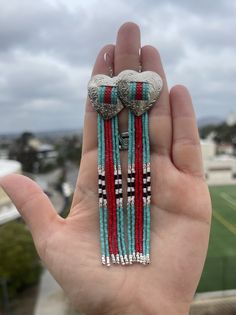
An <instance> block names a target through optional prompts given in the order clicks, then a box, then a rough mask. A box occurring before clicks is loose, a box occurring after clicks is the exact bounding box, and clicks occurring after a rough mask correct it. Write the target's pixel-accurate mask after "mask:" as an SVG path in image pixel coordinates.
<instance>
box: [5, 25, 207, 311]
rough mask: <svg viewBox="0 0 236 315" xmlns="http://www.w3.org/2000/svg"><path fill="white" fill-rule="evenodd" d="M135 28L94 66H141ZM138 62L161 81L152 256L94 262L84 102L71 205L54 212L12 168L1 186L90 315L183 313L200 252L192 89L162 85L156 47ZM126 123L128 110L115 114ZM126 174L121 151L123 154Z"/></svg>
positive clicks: (93, 171)
mask: <svg viewBox="0 0 236 315" xmlns="http://www.w3.org/2000/svg"><path fill="white" fill-rule="evenodd" d="M139 51H140V32H139V28H138V27H137V26H136V25H135V24H133V23H126V24H124V25H123V26H122V27H121V28H120V30H119V32H118V36H117V42H116V45H115V46H114V45H107V46H106V47H104V48H103V49H102V50H101V52H100V53H99V55H98V57H97V60H96V63H95V66H94V70H93V74H97V73H104V74H108V71H109V70H108V67H107V65H106V64H105V63H104V59H103V56H104V53H108V54H109V57H110V59H111V65H112V64H113V65H114V73H115V74H118V73H119V72H120V71H122V70H124V69H133V70H138V68H139V63H140V54H139ZM141 64H142V70H143V71H145V70H151V71H155V72H157V73H159V74H160V75H161V77H162V78H163V81H164V88H163V91H162V94H161V97H160V99H159V101H158V103H157V104H156V105H155V106H154V107H153V109H152V110H151V112H150V142H151V173H152V207H151V222H152V223H151V264H150V265H148V266H143V265H139V264H134V265H132V266H124V267H121V266H116V265H115V266H111V267H110V268H107V267H104V266H103V265H102V264H101V261H100V242H99V213H98V195H97V136H96V134H97V131H96V125H97V124H96V119H97V114H96V113H95V112H94V111H93V109H92V106H91V104H90V102H89V101H87V105H86V115H85V125H84V139H83V156H82V160H81V166H80V172H79V178H78V181H77V186H76V190H75V194H74V199H73V205H72V208H71V211H70V214H69V216H68V217H67V218H66V219H62V218H60V217H59V216H58V215H57V214H56V212H55V210H54V209H53V207H52V205H51V203H50V201H49V200H48V198H47V197H46V196H45V194H43V192H42V191H41V190H40V188H39V187H38V186H37V185H36V184H35V183H34V182H32V181H31V180H29V179H28V178H26V177H24V176H21V175H10V176H7V177H5V178H3V179H2V180H1V182H0V183H1V185H2V187H3V188H4V189H5V191H6V192H7V193H8V195H9V196H10V197H11V199H12V200H13V202H14V203H15V204H16V206H17V208H18V209H19V211H20V212H21V214H22V216H23V217H24V219H25V221H26V222H27V224H28V225H29V227H30V230H31V232H32V235H33V238H34V242H35V246H36V248H37V250H38V253H39V255H40V257H41V259H42V261H43V262H44V263H45V265H46V266H47V268H48V269H49V270H50V272H51V273H52V274H53V276H54V277H55V279H56V280H57V281H58V282H59V284H60V285H61V286H62V288H63V289H64V290H65V292H66V293H67V295H68V296H69V298H70V300H71V301H72V302H73V303H74V304H75V305H76V307H77V308H78V309H80V310H83V311H84V312H86V314H165V315H168V314H171V315H173V314H187V313H188V309H189V306H190V303H191V301H192V298H193V295H194V293H195V290H196V287H197V284H198V281H199V279H200V275H201V272H202V268H203V264H204V260H205V257H206V252H207V246H208V237H209V230H210V219H211V203H210V198H209V193H208V188H207V185H206V183H205V181H204V172H203V167H202V160H201V150H200V145H199V137H198V131H197V126H196V122H195V118H194V111H193V107H192V103H191V98H190V96H189V93H188V91H187V90H186V88H184V87H183V86H176V87H174V88H172V90H171V91H170V93H169V92H168V88H167V84H166V79H165V74H164V70H163V68H162V65H161V60H160V57H159V54H158V52H157V51H156V50H155V48H153V47H151V46H144V47H143V48H142V49H141ZM119 125H120V126H119V127H120V130H121V131H124V130H127V113H125V112H124V111H123V112H122V113H121V114H120V116H119ZM121 158H122V167H123V170H124V176H125V173H126V171H125V170H126V167H127V165H126V162H125V160H126V153H124V152H122V156H121Z"/></svg>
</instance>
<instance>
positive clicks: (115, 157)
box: [112, 117, 122, 264]
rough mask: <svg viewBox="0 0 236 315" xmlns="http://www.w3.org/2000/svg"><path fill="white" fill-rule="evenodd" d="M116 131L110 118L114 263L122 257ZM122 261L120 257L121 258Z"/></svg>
mask: <svg viewBox="0 0 236 315" xmlns="http://www.w3.org/2000/svg"><path fill="white" fill-rule="evenodd" d="M115 137H116V132H115V117H114V118H112V144H113V161H114V181H115V198H116V224H117V240H118V250H119V253H118V254H116V263H117V264H119V263H120V258H121V257H122V247H121V227H120V209H119V208H120V206H119V201H120V196H119V179H118V161H117V153H116V139H115ZM121 262H122V259H121Z"/></svg>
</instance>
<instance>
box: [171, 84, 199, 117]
mask: <svg viewBox="0 0 236 315" xmlns="http://www.w3.org/2000/svg"><path fill="white" fill-rule="evenodd" d="M170 103H171V108H172V115H173V117H176V116H195V113H194V108H193V105H192V98H191V95H190V93H189V90H188V89H187V87H186V86H184V85H182V84H177V85H175V86H173V87H172V88H171V90H170Z"/></svg>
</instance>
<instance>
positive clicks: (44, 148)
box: [0, 112, 236, 224]
mask: <svg viewBox="0 0 236 315" xmlns="http://www.w3.org/2000/svg"><path fill="white" fill-rule="evenodd" d="M199 125H200V126H199V133H200V136H201V148H202V155H203V162H204V169H205V176H206V179H207V182H208V184H209V185H225V184H234V183H236V117H235V114H234V113H233V112H231V113H229V115H228V117H227V119H226V120H225V121H222V120H220V119H216V118H208V119H205V120H201V121H200V122H199ZM81 149H82V132H81V131H79V130H57V131H49V132H37V133H32V132H24V133H22V134H9V135H7V134H5V135H0V162H1V164H0V176H1V175H5V173H23V174H26V175H27V176H29V177H31V178H33V179H34V180H35V181H36V182H38V184H39V185H40V186H41V187H42V189H43V190H44V191H45V192H46V193H47V194H48V195H50V197H51V199H52V200H53V201H54V203H55V206H57V207H58V208H59V210H58V211H59V212H61V211H63V209H64V208H65V203H66V200H67V197H68V196H69V195H70V194H72V191H73V187H74V185H75V182H76V177H77V172H78V168H79V162H80V156H81ZM9 213H12V215H9ZM17 216H18V213H17V211H16V209H15V208H14V206H13V205H12V204H11V202H10V200H9V199H8V197H7V196H6V195H5V194H4V193H3V192H2V191H0V224H1V222H2V223H4V222H6V220H11V219H13V220H14V219H15V218H16V217H17ZM1 217H2V221H1Z"/></svg>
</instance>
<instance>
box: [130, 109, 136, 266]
mask: <svg viewBox="0 0 236 315" xmlns="http://www.w3.org/2000/svg"><path fill="white" fill-rule="evenodd" d="M131 121H132V123H131V136H132V150H131V152H132V153H131V158H132V161H131V179H132V196H131V213H132V216H131V217H132V222H131V224H132V252H133V261H136V251H135V222H136V218H135V213H136V210H135V158H136V157H135V116H134V114H133V113H131Z"/></svg>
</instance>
